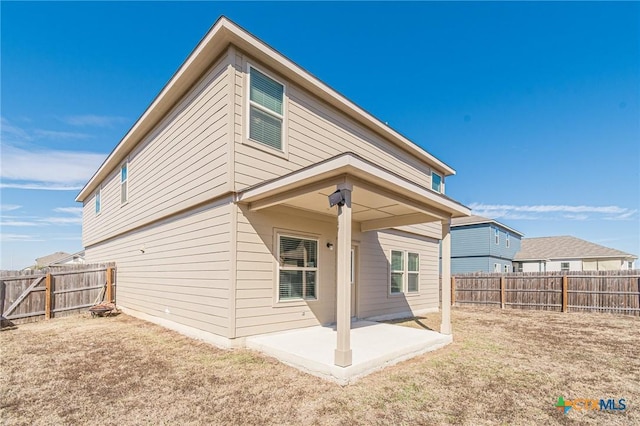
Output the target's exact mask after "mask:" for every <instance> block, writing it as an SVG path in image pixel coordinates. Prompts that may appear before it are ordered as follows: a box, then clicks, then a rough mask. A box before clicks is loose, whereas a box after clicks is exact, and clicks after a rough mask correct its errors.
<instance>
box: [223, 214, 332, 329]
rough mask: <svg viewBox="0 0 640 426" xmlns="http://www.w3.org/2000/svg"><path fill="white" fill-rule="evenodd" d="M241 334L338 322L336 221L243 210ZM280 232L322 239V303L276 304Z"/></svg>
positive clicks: (240, 224)
mask: <svg viewBox="0 0 640 426" xmlns="http://www.w3.org/2000/svg"><path fill="white" fill-rule="evenodd" d="M237 208H238V227H237V229H238V231H237V232H238V233H237V241H238V253H237V272H236V277H237V281H236V296H237V301H236V335H237V336H238V337H243V336H251V335H255V334H261V333H269V332H274V331H280V330H289V329H292V328H300V327H308V326H312V325H317V324H325V323H330V322H333V321H335V297H336V294H335V251H330V250H329V249H327V247H326V243H327V241H335V233H336V225H335V218H331V217H322V216H316V217H315V220H314V219H310V218H309V217H307V216H299V215H296V214H295V213H296V211H295V210H292V209H286V208H280V209H272V210H271V209H270V210H271V211H261V212H250V211H248V210H247V209H246V207H244V206H238V207H237ZM277 229H281V230H283V232H284V233H286V234H287V235H294V236H295V235H300V236H303V237H304V236H308V235H309V234H312V236H313V237H315V238H317V239H318V264H319V268H320V270H319V271H318V293H317V296H318V300H306V301H300V302H294V303H280V304H278V303H276V300H275V294H276V293H275V291H276V286H277V281H276V280H277V275H276V271H277V264H276V256H277V255H276V254H275V253H276V252H277V249H276V248H275V247H274V243H275V239H274V238H275V237H274V236H275V233H276V230H277Z"/></svg>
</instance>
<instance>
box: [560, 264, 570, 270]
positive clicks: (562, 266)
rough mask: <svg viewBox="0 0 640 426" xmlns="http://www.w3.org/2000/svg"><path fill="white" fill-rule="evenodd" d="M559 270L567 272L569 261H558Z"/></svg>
mask: <svg viewBox="0 0 640 426" xmlns="http://www.w3.org/2000/svg"><path fill="white" fill-rule="evenodd" d="M560 270H561V271H562V272H567V271H569V262H561V263H560Z"/></svg>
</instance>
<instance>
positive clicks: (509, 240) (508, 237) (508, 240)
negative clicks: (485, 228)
mask: <svg viewBox="0 0 640 426" xmlns="http://www.w3.org/2000/svg"><path fill="white" fill-rule="evenodd" d="M505 244H506V246H507V248H510V247H511V238H510V236H509V233H508V232H507V236H506V237H505Z"/></svg>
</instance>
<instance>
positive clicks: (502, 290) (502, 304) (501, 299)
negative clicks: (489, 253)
mask: <svg viewBox="0 0 640 426" xmlns="http://www.w3.org/2000/svg"><path fill="white" fill-rule="evenodd" d="M500 309H504V275H502V276H501V277H500Z"/></svg>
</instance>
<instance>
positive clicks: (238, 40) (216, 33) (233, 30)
mask: <svg viewBox="0 0 640 426" xmlns="http://www.w3.org/2000/svg"><path fill="white" fill-rule="evenodd" d="M230 45H233V46H236V47H237V48H239V49H241V50H243V51H244V52H246V53H247V54H249V55H251V56H253V57H255V58H256V59H258V60H260V61H261V62H262V63H264V64H265V65H267V66H269V67H270V68H272V69H273V70H274V71H276V72H278V73H279V74H281V75H282V76H284V77H286V78H287V79H289V80H290V81H292V82H294V83H296V84H297V85H299V86H300V87H302V88H304V89H306V90H308V91H309V92H311V93H312V94H314V95H316V96H318V97H319V98H321V99H323V100H324V101H325V102H327V103H329V104H330V105H332V106H333V107H335V108H337V109H338V110H339V111H340V112H342V113H344V114H346V115H347V116H349V117H351V118H353V119H355V120H356V121H357V122H359V123H361V124H363V125H365V126H366V127H368V128H370V129H371V130H373V131H374V132H376V133H378V134H380V135H381V136H383V137H384V138H385V139H386V140H389V141H390V142H392V143H394V144H396V145H398V146H399V147H401V148H403V149H404V150H406V151H407V152H409V153H411V154H412V155H414V156H416V157H417V158H419V159H420V160H422V161H423V162H425V163H426V164H428V165H429V166H432V167H435V168H436V169H438V170H439V171H442V172H444V174H445V175H453V174H455V170H453V169H452V168H451V167H450V166H448V165H447V164H445V163H444V162H442V161H440V160H438V159H437V158H436V157H434V156H433V155H431V154H429V153H428V152H426V151H425V150H424V149H422V148H421V147H419V146H418V145H416V144H415V143H414V142H412V141H410V140H409V139H407V138H406V137H404V136H402V135H401V134H400V133H398V132H397V131H395V130H393V129H392V128H391V127H389V126H388V125H386V124H384V123H383V122H382V121H380V120H378V119H377V118H375V117H373V116H372V115H371V114H369V113H368V112H366V111H365V110H364V109H362V108H360V107H359V106H357V105H356V104H354V103H353V102H351V101H350V100H348V99H347V98H346V97H344V96H343V95H341V94H340V93H338V92H337V91H335V90H334V89H332V88H330V87H329V86H327V85H326V84H325V83H323V82H322V81H320V80H319V79H318V78H316V77H314V76H313V75H312V74H311V73H309V72H308V71H306V70H304V69H303V68H302V67H300V66H298V65H297V64H295V63H294V62H293V61H291V60H290V59H288V58H286V57H285V56H284V55H282V54H281V53H279V52H278V51H276V50H275V49H273V48H272V47H270V46H269V45H267V44H266V43H264V42H263V41H261V40H259V39H258V38H257V37H255V36H253V35H252V34H250V33H249V32H248V31H246V30H244V29H243V28H242V27H240V26H239V25H237V24H235V23H234V22H232V21H230V20H229V19H228V18H226V17H224V16H221V17H220V18H219V19H218V20H217V21H216V23H215V24H214V25H213V26H212V27H211V29H210V30H209V31H208V32H207V34H206V35H205V36H204V37H203V39H202V40H201V41H200V42H199V43H198V45H197V46H196V47H195V49H194V50H193V51H192V52H191V54H190V55H189V56H188V57H187V59H186V60H185V61H184V63H183V64H182V65H181V66H180V68H179V69H178V70H177V71H176V72H175V74H174V75H173V76H172V77H171V79H170V80H169V81H168V82H167V84H166V85H165V86H164V87H163V89H162V90H161V91H160V93H159V94H158V95H157V96H156V98H155V99H154V100H153V102H152V103H151V104H150V105H149V106H148V107H147V109H146V110H145V112H144V113H143V114H142V116H140V118H139V119H138V120H137V121H136V122H135V124H134V125H133V126H132V127H131V129H129V131H128V132H127V134H126V135H125V136H124V137H123V138H122V140H121V141H120V142H119V143H118V145H117V146H116V147H115V149H114V150H113V151H112V152H111V153H110V154H109V156H108V157H107V159H106V160H105V161H104V162H103V163H102V165H101V166H100V168H99V169H98V170H97V171H96V173H95V174H94V175H93V176H92V177H91V179H90V180H89V182H87V184H86V185H85V186H84V188H83V189H82V190H81V191H80V193H79V194H78V196H77V197H76V201H84V200H85V198H87V197H88V196H89V195H90V194H91V193H92V192H93V191H94V190H95V189H96V188H97V187H98V185H99V184H100V182H102V181H103V180H104V179H105V178H106V177H107V176H108V174H109V173H110V172H111V171H112V170H113V169H114V168H115V167H117V166H118V164H119V163H120V162H122V161H123V160H124V159H125V158H126V156H127V155H128V154H129V153H130V152H131V151H132V150H133V148H134V147H135V146H136V145H137V144H138V143H139V142H140V141H141V140H142V139H143V138H144V137H145V136H146V135H147V134H148V132H150V131H151V130H152V129H153V127H154V126H155V125H156V124H157V123H158V122H159V121H160V120H161V119H162V118H163V117H164V116H165V115H166V114H167V113H168V112H169V111H170V110H171V108H172V107H173V106H174V105H175V104H176V103H177V102H178V101H179V100H180V99H181V98H182V97H183V96H184V95H185V94H186V93H187V92H188V90H189V88H190V87H191V86H192V85H193V84H194V83H195V82H196V81H197V79H198V78H200V76H202V74H203V73H204V72H205V71H206V70H207V68H208V67H209V66H211V65H212V64H213V63H214V62H215V60H216V59H217V58H218V57H219V56H220V55H221V54H222V53H224V52H225V51H226V50H227V49H228V47H229V46H230Z"/></svg>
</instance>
